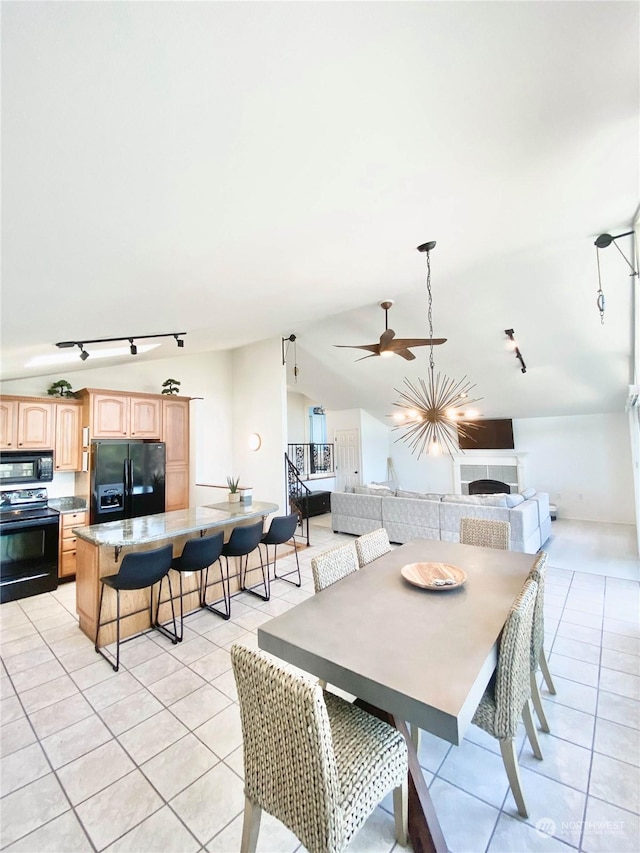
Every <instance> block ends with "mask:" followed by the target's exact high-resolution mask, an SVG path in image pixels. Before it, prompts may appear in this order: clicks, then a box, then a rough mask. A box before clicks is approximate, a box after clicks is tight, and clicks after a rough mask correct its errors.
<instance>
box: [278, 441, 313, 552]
mask: <svg viewBox="0 0 640 853" xmlns="http://www.w3.org/2000/svg"><path fill="white" fill-rule="evenodd" d="M284 467H285V480H286V488H287V496H288V498H289V507H290V510H291V512H296V513H298V524H299V525H300V531H301V533H302V535H303V536H305V520H306V526H307V531H306V539H307V545H310V544H311V543H310V542H309V495H310V494H311V489H310V488H309V487H308V486H307V485H305V484H304V483H303V482H302V480H301V479H300V472H299V471H298V469H297V468H296V466H295V465H294V464H293V462H292V461H291V460H290V459H289V456H288V454H286V453H285V454H284Z"/></svg>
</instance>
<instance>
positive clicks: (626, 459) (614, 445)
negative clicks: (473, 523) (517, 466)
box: [513, 412, 635, 524]
mask: <svg viewBox="0 0 640 853" xmlns="http://www.w3.org/2000/svg"><path fill="white" fill-rule="evenodd" d="M513 431H514V438H515V443H516V447H517V449H518V450H519V451H522V452H524V453H525V454H526V466H525V467H526V472H527V474H526V478H527V482H528V484H529V485H531V486H533V487H535V488H536V489H538V490H539V491H544V492H549V496H550V499H551V501H552V503H556V504H557V505H558V514H559V516H560V517H561V518H575V519H581V520H585V521H613V522H622V523H626V524H633V523H635V509H634V493H633V469H632V464H631V448H630V440H629V422H628V418H627V415H626V413H625V412H621V413H620V414H603V415H578V416H575V417H564V418H526V419H523V420H516V421H514V424H513Z"/></svg>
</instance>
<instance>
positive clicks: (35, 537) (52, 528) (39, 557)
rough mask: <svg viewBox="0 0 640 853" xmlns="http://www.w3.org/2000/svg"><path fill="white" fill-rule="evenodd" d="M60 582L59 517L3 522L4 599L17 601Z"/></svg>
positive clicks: (0, 574)
mask: <svg viewBox="0 0 640 853" xmlns="http://www.w3.org/2000/svg"><path fill="white" fill-rule="evenodd" d="M57 585H58V519H57V517H55V518H54V517H51V518H32V519H29V520H23V521H20V520H15V521H6V522H2V524H0V602H5V601H15V600H16V599H19V598H26V597H27V596H30V595H39V594H40V593H41V592H51V590H54V589H55V588H56V587H57Z"/></svg>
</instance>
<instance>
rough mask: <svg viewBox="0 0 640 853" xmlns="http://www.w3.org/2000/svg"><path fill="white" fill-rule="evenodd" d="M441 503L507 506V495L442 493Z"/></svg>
mask: <svg viewBox="0 0 640 853" xmlns="http://www.w3.org/2000/svg"><path fill="white" fill-rule="evenodd" d="M442 503H450V504H472V505H474V506H498V507H504V508H506V506H507V496H506V495H505V494H498V495H443V496H442Z"/></svg>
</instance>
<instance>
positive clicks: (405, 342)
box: [389, 338, 447, 349]
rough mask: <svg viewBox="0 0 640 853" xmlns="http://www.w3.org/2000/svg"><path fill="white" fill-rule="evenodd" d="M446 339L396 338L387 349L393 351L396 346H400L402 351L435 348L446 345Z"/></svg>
mask: <svg viewBox="0 0 640 853" xmlns="http://www.w3.org/2000/svg"><path fill="white" fill-rule="evenodd" d="M446 342H447V339H446V338H396V339H395V340H394V341H393V342H392V344H391V347H389V349H393V348H394V347H396V346H400V347H401V348H403V349H407V348H408V347H429V346H432V345H433V346H434V347H437V346H439V345H440V344H446Z"/></svg>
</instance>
